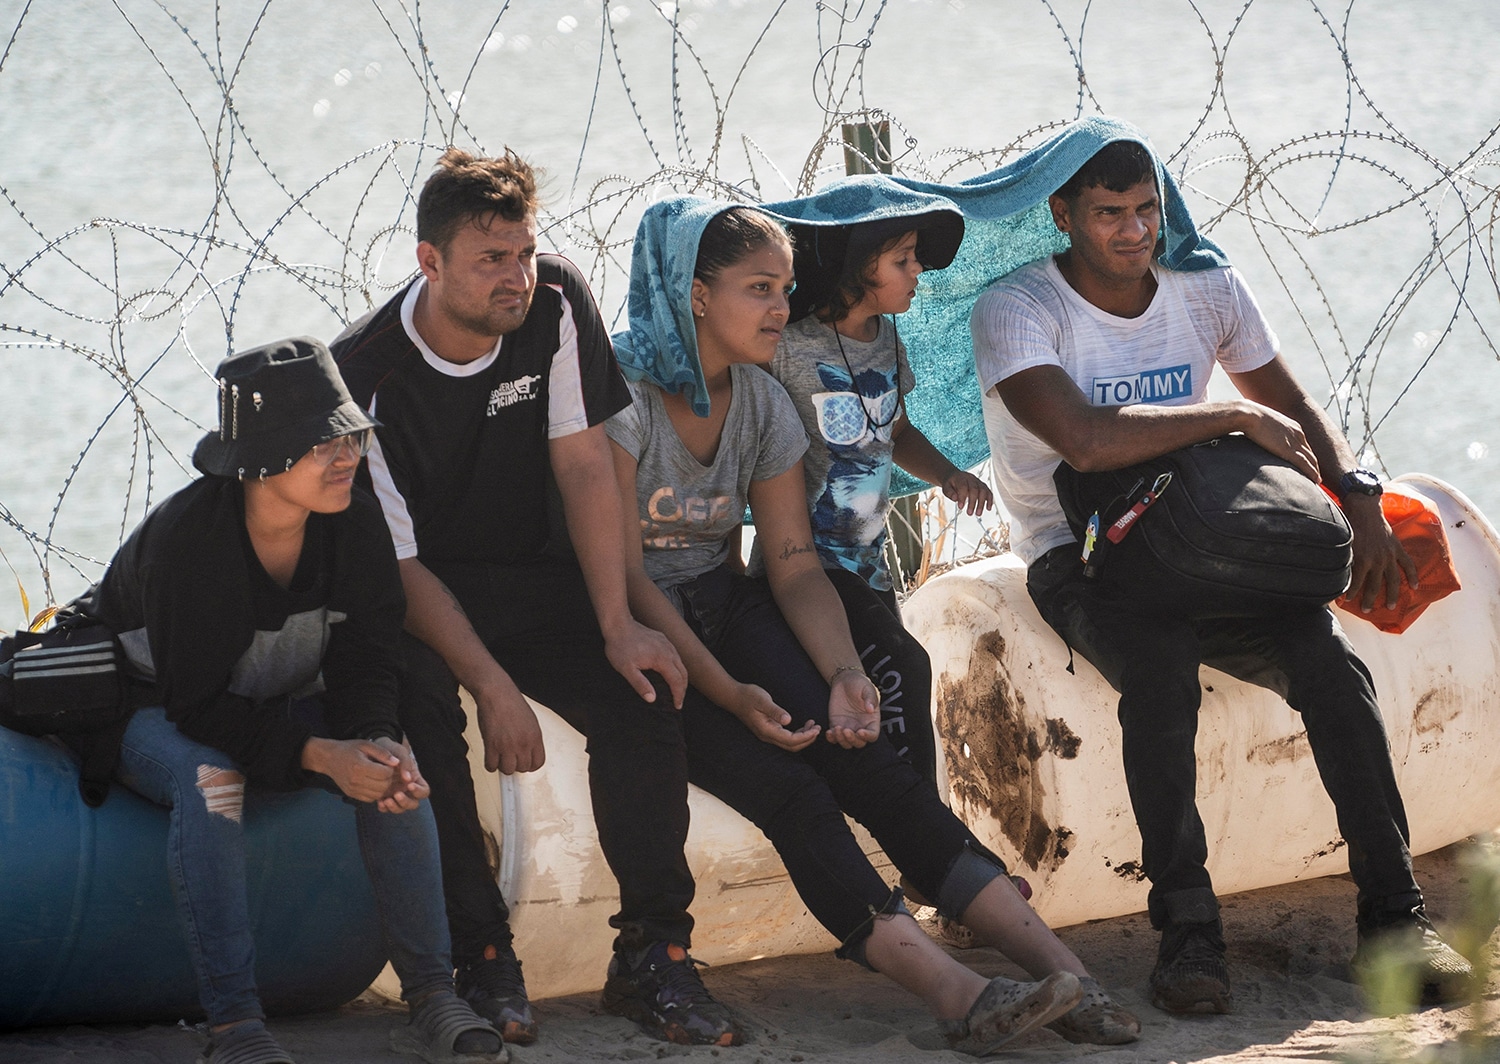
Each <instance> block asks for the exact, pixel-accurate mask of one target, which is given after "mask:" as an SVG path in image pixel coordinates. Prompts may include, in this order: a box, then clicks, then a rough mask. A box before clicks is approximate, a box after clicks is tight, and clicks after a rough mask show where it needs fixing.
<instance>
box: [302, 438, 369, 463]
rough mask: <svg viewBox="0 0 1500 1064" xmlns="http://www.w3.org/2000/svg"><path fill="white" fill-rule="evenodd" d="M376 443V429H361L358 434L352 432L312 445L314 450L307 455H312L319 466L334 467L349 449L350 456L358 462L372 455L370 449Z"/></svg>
mask: <svg viewBox="0 0 1500 1064" xmlns="http://www.w3.org/2000/svg"><path fill="white" fill-rule="evenodd" d="M374 443H375V430H374V429H361V430H360V431H358V432H350V433H348V434H346V435H343V436H335V437H334V438H333V439H331V440H324V441H323V442H322V443H315V444H313V445H312V450H310V451H308V452H307V453H308V454H310V455H312V459H313V461H314V462H317V463H318V465H321V466H326V465H332V464H333V463H334V462H336V461H337V460H338V459H339V458H340V457H341V456H342V455H343V454H344V451H345V450H346V449H347V450H348V452H349V454H350V456H351V457H353V458H354V460H355V461H356V462H357V461H359V460H360V459H361V458H363V457H364V456H365V455H367V454H369V453H370V447H371V446H373V445H374Z"/></svg>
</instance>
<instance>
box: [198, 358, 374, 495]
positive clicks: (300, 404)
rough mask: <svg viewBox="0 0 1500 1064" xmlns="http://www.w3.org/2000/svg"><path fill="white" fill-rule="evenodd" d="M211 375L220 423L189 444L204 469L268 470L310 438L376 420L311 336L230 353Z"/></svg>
mask: <svg viewBox="0 0 1500 1064" xmlns="http://www.w3.org/2000/svg"><path fill="white" fill-rule="evenodd" d="M214 376H215V377H216V378H217V379H218V382H219V428H218V430H217V431H215V432H210V433H209V434H208V435H206V436H204V437H203V438H202V439H201V440H199V441H198V446H197V447H196V448H194V449H193V465H195V466H197V467H198V469H199V470H200V471H201V472H204V473H207V474H209V475H210V476H216V477H235V478H237V479H239V480H244V479H245V478H246V477H261V478H264V477H273V476H276V475H277V474H278V473H285V472H286V471H287V470H288V469H291V468H292V465H293V463H295V462H296V461H297V460H298V459H299V458H301V457H302V456H303V455H305V454H306V453H307V452H308V451H310V450H312V447H313V445H314V444H317V443H323V442H324V441H326V440H332V439H337V438H338V437H339V436H347V435H349V434H350V433H353V432H360V431H363V430H364V429H372V428H375V427H377V426H378V425H379V424H380V423H379V422H378V421H376V420H375V419H374V418H372V417H370V415H368V414H366V413H365V412H364V411H363V410H361V409H360V407H359V404H358V403H356V402H355V401H354V400H353V399H352V398H351V397H350V395H349V389H348V388H347V387H345V385H344V378H342V377H340V376H339V369H338V366H337V365H336V364H335V363H334V361H333V355H331V354H330V353H329V351H328V348H327V347H326V346H324V344H323V343H322V341H320V340H314V339H312V338H311V337H307V336H298V337H294V338H293V339H290V340H278V341H276V342H275V343H270V344H266V345H264V346H262V347H255V348H251V349H250V350H249V351H241V352H239V353H238V354H234V355H230V356H229V357H228V358H226V359H225V360H224V361H223V362H220V363H219V368H218V369H216V370H214Z"/></svg>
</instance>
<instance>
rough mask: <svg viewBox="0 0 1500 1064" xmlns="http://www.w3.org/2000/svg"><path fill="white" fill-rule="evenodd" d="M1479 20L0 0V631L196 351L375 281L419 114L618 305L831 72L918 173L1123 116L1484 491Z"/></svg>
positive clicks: (297, 322)
mask: <svg viewBox="0 0 1500 1064" xmlns="http://www.w3.org/2000/svg"><path fill="white" fill-rule="evenodd" d="M674 20H675V26H676V33H677V37H676V40H677V46H676V48H675V49H674V46H673V40H674V36H673V34H674V29H673V25H674ZM1497 45H1500V8H1497V6H1496V5H1494V4H1492V3H1491V2H1489V0H1436V2H1433V3H1427V4H1423V5H1420V6H1418V5H1414V4H1410V3H1408V2H1404V0H1384V2H1377V0H1356V2H1354V3H1352V4H1346V5H1334V4H1321V3H1314V2H1310V0H1251V2H1249V3H1232V2H1225V0H1200V2H1198V3H1197V4H1196V5H1194V4H1190V3H1188V2H1186V0H1095V2H1094V3H1091V4H1089V3H1084V2H1082V0H1076V2H1075V0H1053V2H1047V0H1004V2H1001V0H963V2H958V0H889V2H887V3H885V4H880V3H875V2H865V3H859V2H852V0H851V2H848V3H813V2H812V0H787V2H785V3H777V2H774V0H683V2H681V3H678V4H675V5H673V4H664V3H651V2H649V0H626V2H611V3H608V4H603V3H597V2H596V3H592V4H586V3H582V2H576V0H550V2H543V0H526V2H515V3H510V4H503V3H497V2H493V0H489V2H470V3H463V4H460V3H456V2H444V3H434V2H431V0H429V2H426V3H421V4H417V3H414V2H413V0H407V4H406V6H404V7H403V6H402V5H400V4H398V3H395V2H392V0H296V2H293V0H269V2H264V3H259V4H253V3H233V4H230V3H224V4H221V5H220V6H219V7H218V8H217V9H216V7H215V5H214V4H213V3H211V2H209V0H161V2H160V3H155V2H151V0H118V2H114V3H111V2H105V0H30V2H28V0H0V53H3V59H0V190H3V196H4V199H3V200H0V265H3V267H4V277H3V279H0V441H3V443H4V456H3V458H0V508H3V509H0V518H4V519H5V520H6V522H7V523H5V524H0V550H3V551H4V553H5V556H6V558H8V559H9V561H10V564H11V565H12V566H13V567H14V568H15V570H16V572H17V578H18V584H19V586H18V587H17V586H12V583H13V582H12V581H10V580H9V578H8V575H7V574H5V573H4V572H3V570H0V629H4V628H10V627H13V626H15V625H16V624H18V623H20V621H21V619H22V616H23V611H22V606H21V601H20V599H21V595H22V594H23V593H24V594H25V595H26V596H27V598H28V601H29V605H30V607H31V609H32V610H33V611H34V610H35V609H36V608H37V607H38V605H39V604H40V603H41V602H42V601H44V600H45V599H46V597H47V595H48V592H49V589H50V592H51V594H53V595H55V596H57V597H61V598H66V597H68V596H70V595H71V594H73V593H75V592H76V591H78V590H79V589H80V588H81V587H82V586H83V584H84V583H85V581H86V580H87V579H91V578H93V577H96V576H97V575H98V573H99V572H100V570H101V562H102V561H104V560H107V559H108V557H109V555H110V554H111V552H112V551H113V549H114V547H115V545H116V544H117V543H118V542H119V539H120V537H121V535H122V533H123V532H124V531H128V529H129V528H130V527H132V526H133V525H134V523H135V522H136V521H138V520H139V518H140V516H141V515H142V513H144V511H145V507H146V506H147V505H149V503H150V502H153V501H155V500H158V499H160V498H161V497H162V496H163V495H164V494H165V493H167V492H170V491H171V490H174V489H175V488H177V487H179V486H180V485H181V484H182V483H184V482H185V481H186V480H187V479H188V477H189V476H190V470H189V469H188V467H187V454H188V453H189V452H190V450H191V445H192V442H193V441H194V439H196V437H197V436H198V435H199V434H201V432H202V431H203V430H204V428H205V427H206V426H207V425H208V424H209V423H210V422H211V419H212V416H213V414H212V391H211V388H210V387H209V385H208V378H207V370H208V369H211V367H212V366H213V365H214V364H215V363H216V362H217V361H218V359H220V358H222V357H223V356H224V354H225V353H227V352H228V351H229V350H232V349H233V348H234V347H236V346H241V347H243V346H248V345H251V344H254V343H257V342H260V341H263V340H267V339H271V338H274V337H278V336H286V335H294V334H303V333H305V334H312V335H317V336H322V337H324V338H328V337H331V336H332V335H333V334H334V333H336V332H337V331H338V330H339V328H340V327H341V323H342V322H343V321H344V320H347V319H348V318H350V317H353V316H357V315H358V314H360V313H363V311H364V310H365V309H366V308H367V307H368V306H369V305H370V303H371V302H372V301H374V302H379V301H381V300H383V299H384V298H386V297H387V296H388V294H389V293H390V292H391V291H393V290H394V289H395V287H397V286H399V285H400V284H401V283H402V282H403V280H404V279H405V278H406V277H407V276H408V275H409V274H410V272H411V270H412V268H413V263H412V247H413V238H412V236H411V233H410V227H411V224H412V203H411V195H412V190H413V188H414V187H415V186H417V185H419V184H420V180H421V179H422V177H423V176H425V174H426V173H427V171H428V169H429V168H430V166H431V164H432V161H433V159H434V158H435V157H436V153H437V151H438V150H440V148H441V146H442V145H444V144H446V143H450V142H453V143H460V144H463V145H466V146H473V145H476V144H477V145H478V146H479V147H481V148H482V149H484V150H486V151H491V152H493V151H498V150H500V149H501V148H502V147H503V146H505V145H507V144H508V145H510V146H511V147H513V148H514V149H515V150H517V151H518V152H520V153H521V154H523V155H525V156H526V157H527V158H528V159H530V160H531V161H532V162H533V163H534V164H536V165H537V166H539V167H540V168H542V169H543V170H544V171H545V173H546V186H545V196H546V201H547V214H546V217H545V218H544V222H545V223H546V225H547V229H546V234H545V238H546V240H547V241H548V242H550V243H551V244H553V245H555V246H556V247H558V248H559V249H561V250H563V251H565V252H566V253H568V254H570V255H571V256H573V257H574V258H575V261H578V262H579V263H580V264H581V265H583V266H584V267H585V269H586V270H588V271H589V272H590V274H591V278H592V280H593V282H594V284H595V288H596V292H597V294H598V296H599V301H600V304H601V307H603V309H604V311H605V313H606V315H607V316H610V317H612V318H614V319H615V320H616V321H617V322H618V321H619V320H620V317H621V308H622V304H623V301H624V294H625V293H624V283H623V281H624V273H623V271H624V269H625V267H626V266H627V265H628V259H629V252H630V238H631V235H632V233H633V230H634V224H635V220H636V218H637V217H638V216H639V213H640V210H641V208H642V206H643V205H644V204H645V203H646V202H648V201H649V199H650V198H652V197H654V196H658V195H661V194H664V193H666V192H669V191H672V190H681V191H693V190H697V191H701V192H708V191H712V190H713V189H714V188H716V187H719V188H730V187H733V188H737V189H739V190H741V192H743V193H744V194H746V195H748V196H750V197H752V198H754V197H760V198H766V199H774V198H781V197H785V196H787V195H791V194H794V193H795V192H797V191H801V190H805V189H807V188H809V187H815V186H817V185H821V184H822V183H825V182H826V181H828V180H831V179H833V178H834V177H836V176H838V175H839V174H840V173H842V172H843V158H842V154H841V153H840V152H839V151H838V150H837V148H836V147H829V146H827V145H825V144H824V141H823V138H824V136H825V134H826V133H827V131H828V129H829V122H830V120H829V118H828V114H829V112H830V111H855V110H859V109H861V108H870V109H875V110H878V111H880V112H881V113H882V114H883V115H884V116H885V117H888V118H889V119H890V120H891V121H892V123H893V125H894V128H895V131H896V133H895V141H896V144H897V154H898V160H897V164H896V165H897V167H898V168H899V169H900V170H901V171H902V172H905V173H908V174H912V175H918V176H934V177H945V178H947V179H957V178H961V177H965V176H969V175H972V174H976V173H980V172H983V171H984V170H986V169H990V168H992V167H994V166H996V165H999V163H1000V162H1001V161H1003V159H1004V155H1003V152H1004V150H1006V149H1010V150H1011V152H1012V154H1013V152H1014V148H1015V146H1016V145H1017V144H1022V145H1026V146H1029V145H1030V144H1032V143H1035V142H1036V140H1037V139H1039V137H1040V136H1041V135H1043V134H1041V133H1039V132H1038V130H1042V129H1044V128H1045V127H1049V126H1050V125H1052V124H1055V123H1057V122H1060V121H1066V120H1068V119H1071V118H1073V117H1076V116H1077V115H1078V114H1079V113H1081V112H1082V113H1092V112H1095V111H1100V110H1102V111H1104V112H1106V113H1111V114H1116V115H1120V116H1121V117H1125V118H1128V119H1130V120H1132V121H1134V122H1136V123H1137V124H1138V125H1140V126H1142V127H1143V128H1145V129H1146V130H1147V131H1148V132H1149V133H1150V134H1151V136H1152V137H1153V139H1154V141H1155V143H1156V145H1157V147H1158V148H1159V150H1161V151H1162V153H1163V154H1164V155H1165V156H1167V157H1168V158H1169V159H1170V165H1171V166H1172V168H1173V170H1174V172H1175V173H1177V174H1178V175H1179V179H1180V180H1182V181H1183V183H1184V184H1185V186H1186V193H1187V197H1188V202H1189V205H1190V207H1191V208H1192V210H1193V212H1194V215H1195V217H1196V218H1197V219H1198V221H1199V223H1200V226H1203V225H1206V226H1207V227H1208V228H1209V229H1210V232H1211V233H1212V235H1213V236H1214V238H1215V239H1216V240H1217V241H1218V242H1219V243H1220V244H1221V245H1222V246H1224V247H1225V248H1226V250H1227V251H1228V252H1229V254H1230V256H1231V258H1232V259H1233V260H1234V261H1235V262H1236V264H1237V265H1239V266H1240V268H1241V269H1242V270H1243V271H1244V272H1245V273H1246V274H1247V275H1248V276H1249V278H1250V281H1251V283H1252V285H1253V286H1254V288H1255V290H1256V292H1257V294H1258V296H1259V298H1260V300H1261V302H1262V304H1263V306H1264V307H1265V308H1266V310H1267V313H1268V314H1269V316H1270V317H1271V319H1272V321H1273V323H1274V324H1275V326H1276V328H1277V331H1278V333H1279V334H1280V336H1281V338H1282V343H1283V349H1284V350H1285V352H1286V353H1287V355H1288V357H1289V358H1290V359H1291V360H1292V362H1293V364H1294V366H1295V367H1296V368H1297V369H1298V372H1299V373H1300V374H1301V375H1302V377H1303V379H1304V381H1305V382H1306V383H1307V384H1308V386H1309V388H1310V390H1312V391H1313V392H1314V394H1316V395H1318V396H1319V397H1328V398H1329V400H1330V402H1331V404H1332V408H1333V409H1334V410H1335V411H1336V413H1337V414H1338V415H1339V416H1340V417H1341V418H1343V419H1345V420H1346V422H1347V423H1348V424H1349V427H1350V434H1351V437H1352V438H1354V439H1355V441H1356V443H1358V444H1360V445H1362V446H1364V447H1365V448H1366V454H1367V459H1368V461H1369V462H1370V463H1371V464H1376V465H1380V466H1383V468H1385V469H1386V470H1387V471H1389V472H1390V473H1393V474H1395V473H1401V472H1406V471H1422V472H1427V473H1432V474H1434V475H1436V476H1439V477H1442V478H1444V479H1446V480H1449V481H1450V482H1452V483H1454V484H1455V485H1457V486H1458V487H1459V488H1460V489H1461V490H1463V491H1465V492H1466V493H1468V494H1469V495H1470V496H1471V497H1473V498H1474V499H1475V500H1476V501H1477V502H1478V503H1479V504H1480V506H1481V507H1482V508H1484V509H1485V510H1487V512H1488V513H1490V515H1491V516H1492V517H1493V516H1495V515H1500V483H1497V480H1496V476H1495V470H1496V462H1497V461H1500V434H1497V433H1496V431H1495V417H1494V415H1495V411H1496V403H1495V400H1494V398H1493V394H1492V389H1496V388H1497V387H1500V366H1497V365H1496V358H1495V353H1494V351H1493V350H1492V349H1491V347H1490V343H1491V341H1492V340H1493V339H1494V338H1495V337H1496V336H1497V335H1500V298H1497V289H1496V285H1495V279H1494V271H1493V265H1492V264H1493V262H1494V256H1495V251H1496V248H1495V244H1494V228H1493V225H1494V216H1495V212H1496V210H1497V197H1496V193H1495V191H1494V187H1495V185H1496V184H1497V182H1500V167H1497V166H1496V160H1495V150H1496V136H1495V132H1494V131H1495V127H1496V124H1497V122H1500V73H1497V68H1496V65H1495V64H1494V63H1493V62H1492V56H1493V54H1494V51H1495V48H1496V46H1497ZM1080 71H1081V72H1082V75H1081V76H1080ZM835 136H836V132H835ZM1226 204H1232V205H1233V207H1232V209H1231V210H1229V211H1227V212H1226V211H1225V205H1226ZM16 526H20V529H24V530H25V531H24V532H23V531H21V530H19V529H18V528H17V527H16ZM40 541H47V542H49V543H50V549H46V548H44V546H43V545H42V544H41V542H40ZM44 566H45V569H46V575H45V576H44V575H43V569H44Z"/></svg>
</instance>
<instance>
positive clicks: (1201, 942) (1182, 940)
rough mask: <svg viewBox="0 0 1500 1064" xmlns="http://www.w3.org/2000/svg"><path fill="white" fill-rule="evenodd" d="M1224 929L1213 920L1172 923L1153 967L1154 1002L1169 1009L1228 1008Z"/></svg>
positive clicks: (1209, 1009) (1225, 1009) (1195, 1010)
mask: <svg viewBox="0 0 1500 1064" xmlns="http://www.w3.org/2000/svg"><path fill="white" fill-rule="evenodd" d="M1230 1003H1231V997H1230V993H1229V966H1228V965H1227V964H1225V963H1224V930H1223V925H1222V924H1221V923H1219V921H1218V920H1214V921H1212V922H1211V923H1169V924H1167V926H1166V927H1165V928H1164V929H1163V930H1162V933H1161V949H1160V950H1159V951H1158V953H1157V955H1156V967H1155V968H1153V969H1152V970H1151V1004H1153V1005H1155V1006H1156V1007H1157V1008H1159V1009H1164V1010H1165V1011H1167V1012H1228V1011H1229V1009H1230Z"/></svg>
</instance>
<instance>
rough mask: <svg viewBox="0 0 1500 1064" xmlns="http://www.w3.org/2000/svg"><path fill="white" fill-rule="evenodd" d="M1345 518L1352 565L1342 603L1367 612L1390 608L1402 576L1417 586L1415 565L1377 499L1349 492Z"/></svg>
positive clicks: (1397, 594)
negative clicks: (1351, 538)
mask: <svg viewBox="0 0 1500 1064" xmlns="http://www.w3.org/2000/svg"><path fill="white" fill-rule="evenodd" d="M1342 508H1343V511H1344V517H1345V518H1347V519H1348V521H1349V527H1350V528H1351V529H1353V531H1354V565H1353V568H1352V570H1351V571H1350V575H1349V590H1348V591H1346V592H1344V594H1343V598H1342V599H1341V601H1343V602H1348V603H1351V604H1356V605H1358V607H1359V609H1360V611H1361V612H1363V613H1369V612H1370V611H1371V610H1373V609H1374V608H1375V607H1376V605H1377V604H1380V598H1381V592H1382V591H1384V593H1385V601H1384V603H1383V605H1385V606H1387V607H1392V606H1395V605H1396V600H1397V599H1398V598H1399V597H1400V595H1401V581H1402V579H1403V577H1404V578H1405V580H1406V582H1407V583H1408V584H1410V585H1411V586H1412V587H1416V586H1417V563H1416V562H1414V561H1412V560H1411V555H1409V554H1407V553H1406V548H1404V547H1403V546H1401V541H1400V540H1398V539H1397V538H1396V534H1395V533H1394V532H1392V531H1391V526H1390V525H1389V524H1387V523H1386V520H1385V513H1384V511H1382V509H1381V506H1380V498H1379V496H1372V495H1361V494H1359V493H1357V492H1350V493H1349V495H1348V496H1347V497H1346V498H1345V499H1344V502H1343V504H1342Z"/></svg>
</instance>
